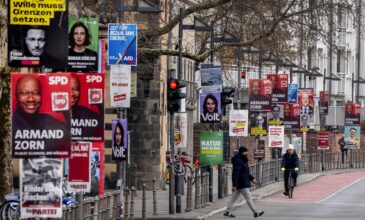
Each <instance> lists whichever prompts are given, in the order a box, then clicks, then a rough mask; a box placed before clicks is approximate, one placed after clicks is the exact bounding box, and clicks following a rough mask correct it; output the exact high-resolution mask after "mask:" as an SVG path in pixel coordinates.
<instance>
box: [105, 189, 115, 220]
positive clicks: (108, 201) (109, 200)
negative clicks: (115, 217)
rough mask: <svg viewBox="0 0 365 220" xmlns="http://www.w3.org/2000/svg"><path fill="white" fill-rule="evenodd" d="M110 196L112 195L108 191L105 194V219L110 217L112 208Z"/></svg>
mask: <svg viewBox="0 0 365 220" xmlns="http://www.w3.org/2000/svg"><path fill="white" fill-rule="evenodd" d="M111 197H112V195H111V194H110V193H108V194H107V195H106V213H105V214H106V218H107V219H110V218H111V210H112V209H113V208H112V207H111V206H112V203H111Z"/></svg>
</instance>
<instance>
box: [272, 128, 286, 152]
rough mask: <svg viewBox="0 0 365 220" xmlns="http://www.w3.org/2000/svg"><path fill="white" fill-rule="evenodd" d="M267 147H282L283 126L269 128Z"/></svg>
mask: <svg viewBox="0 0 365 220" xmlns="http://www.w3.org/2000/svg"><path fill="white" fill-rule="evenodd" d="M269 147H280V148H283V147H284V126H269Z"/></svg>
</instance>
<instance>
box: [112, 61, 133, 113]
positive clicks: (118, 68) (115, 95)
mask: <svg viewBox="0 0 365 220" xmlns="http://www.w3.org/2000/svg"><path fill="white" fill-rule="evenodd" d="M130 102H131V66H127V65H111V67H110V106H111V107H123V108H129V107H130V104H131V103H130Z"/></svg>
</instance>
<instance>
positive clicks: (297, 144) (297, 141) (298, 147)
mask: <svg viewBox="0 0 365 220" xmlns="http://www.w3.org/2000/svg"><path fill="white" fill-rule="evenodd" d="M291 142H292V144H293V146H294V149H295V151H296V152H297V154H298V157H299V158H301V157H302V137H297V136H296V135H295V134H294V135H293V137H292V138H291Z"/></svg>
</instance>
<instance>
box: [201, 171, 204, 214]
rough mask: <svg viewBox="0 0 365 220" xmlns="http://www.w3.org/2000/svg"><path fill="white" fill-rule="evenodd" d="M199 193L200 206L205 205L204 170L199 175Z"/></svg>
mask: <svg viewBox="0 0 365 220" xmlns="http://www.w3.org/2000/svg"><path fill="white" fill-rule="evenodd" d="M200 183H201V193H200V207H201V208H204V207H205V201H204V200H205V172H204V173H202V175H201V177H200Z"/></svg>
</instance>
